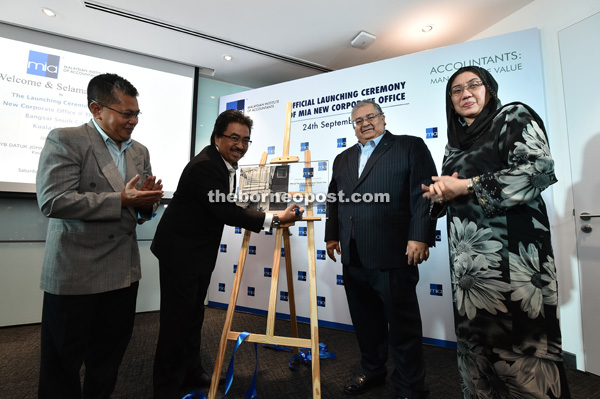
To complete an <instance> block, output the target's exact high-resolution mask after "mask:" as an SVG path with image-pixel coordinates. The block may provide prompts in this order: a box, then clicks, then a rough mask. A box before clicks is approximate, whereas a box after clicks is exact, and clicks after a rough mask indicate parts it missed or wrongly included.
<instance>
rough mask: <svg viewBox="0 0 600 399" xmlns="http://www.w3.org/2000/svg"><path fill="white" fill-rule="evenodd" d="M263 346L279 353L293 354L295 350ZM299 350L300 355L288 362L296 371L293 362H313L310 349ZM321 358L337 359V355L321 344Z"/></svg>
mask: <svg viewBox="0 0 600 399" xmlns="http://www.w3.org/2000/svg"><path fill="white" fill-rule="evenodd" d="M263 346H264V347H265V348H267V349H274V350H278V351H286V352H292V351H293V350H294V349H292V348H286V347H284V346H279V345H271V344H263ZM298 350H299V351H300V353H299V354H297V355H294V356H292V357H291V358H290V361H289V362H288V367H289V368H290V369H292V370H296V368H295V367H294V366H292V360H294V359H302V360H304V363H309V362H310V361H311V360H312V355H311V353H310V352H311V349H310V348H299V349H298ZM319 358H320V359H335V358H336V356H335V353H333V352H329V351H328V350H327V345H325V344H324V343H322V342H321V343H320V344H319Z"/></svg>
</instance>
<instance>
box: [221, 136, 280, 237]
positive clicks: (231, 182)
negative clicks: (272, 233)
mask: <svg viewBox="0 0 600 399" xmlns="http://www.w3.org/2000/svg"><path fill="white" fill-rule="evenodd" d="M215 147H217V150H219V147H218V146H216V145H215ZM220 154H221V152H219V155H220ZM221 159H222V160H223V162H225V166H226V167H227V170H228V171H229V192H230V193H235V191H236V188H235V187H234V182H235V171H236V169H237V164H236V165H235V166H233V165H232V164H230V163H229V162H227V161H226V160H225V158H223V156H222V155H221ZM271 222H273V214H272V213H268V212H267V213H265V220H264V221H263V226H262V228H263V230H269V229H270V228H271Z"/></svg>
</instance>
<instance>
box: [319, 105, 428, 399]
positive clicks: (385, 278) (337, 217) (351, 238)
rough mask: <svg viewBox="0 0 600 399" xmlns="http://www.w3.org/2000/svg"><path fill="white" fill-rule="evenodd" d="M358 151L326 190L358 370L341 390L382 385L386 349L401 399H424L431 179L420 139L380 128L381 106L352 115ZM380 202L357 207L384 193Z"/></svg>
mask: <svg viewBox="0 0 600 399" xmlns="http://www.w3.org/2000/svg"><path fill="white" fill-rule="evenodd" d="M352 124H353V127H354V130H355V134H356V137H357V138H358V141H359V142H358V143H357V145H355V146H353V147H351V148H349V149H347V150H345V151H344V152H342V153H341V154H339V155H338V156H337V157H336V158H335V161H334V163H333V170H332V178H331V183H330V185H329V193H328V198H336V200H335V201H330V202H329V203H328V207H327V222H326V225H325V241H326V242H327V255H328V256H329V257H330V258H331V259H332V260H334V261H335V260H336V257H335V253H336V252H337V254H338V255H340V254H341V260H342V265H343V274H344V287H345V290H346V298H347V300H348V308H349V310H350V316H351V318H352V324H353V326H354V330H355V332H356V337H357V340H358V344H359V347H360V351H361V363H360V368H359V369H358V370H357V371H355V372H354V374H353V376H352V378H351V379H350V380H349V381H348V383H347V384H346V385H345V387H344V391H345V392H346V393H348V394H360V393H364V392H366V391H367V390H369V389H370V388H371V387H373V386H375V385H380V384H383V383H384V382H385V377H386V374H387V368H386V361H387V356H388V349H389V351H390V353H391V356H392V360H393V362H394V367H395V369H394V372H393V373H392V375H391V381H392V384H393V386H394V390H395V392H396V397H398V398H425V397H427V396H428V394H429V390H428V388H427V385H426V384H425V365H424V360H423V351H422V347H421V344H422V328H421V315H420V312H419V304H418V301H417V295H416V291H415V287H416V285H417V282H418V281H419V270H418V268H417V265H419V264H420V263H421V262H423V261H425V260H427V258H428V257H429V247H430V246H433V245H434V240H435V221H431V219H430V217H429V201H428V200H426V199H424V198H422V196H421V183H422V182H427V184H429V182H430V180H431V176H434V175H436V174H437V173H436V170H435V164H434V162H433V160H432V158H431V154H430V153H429V150H428V149H427V146H426V145H425V143H424V142H423V140H422V139H420V138H418V137H414V136H395V135H393V134H391V133H390V132H389V131H387V130H385V116H384V114H383V112H382V110H381V107H380V106H379V104H377V103H375V102H373V101H371V100H363V101H360V102H358V103H357V104H356V105H355V106H354V108H353V109H352ZM385 194H387V197H382V198H384V199H385V200H384V201H382V202H366V201H365V202H361V199H362V198H364V199H365V200H369V199H370V198H371V196H377V195H385Z"/></svg>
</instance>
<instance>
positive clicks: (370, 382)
mask: <svg viewBox="0 0 600 399" xmlns="http://www.w3.org/2000/svg"><path fill="white" fill-rule="evenodd" d="M384 383H385V374H381V375H375V376H371V377H367V376H366V375H364V374H354V375H353V376H352V378H351V379H350V381H348V382H347V383H346V385H344V392H346V393H347V394H350V395H358V394H361V393H365V392H367V391H368V390H369V389H371V388H372V387H375V386H378V385H382V384H384Z"/></svg>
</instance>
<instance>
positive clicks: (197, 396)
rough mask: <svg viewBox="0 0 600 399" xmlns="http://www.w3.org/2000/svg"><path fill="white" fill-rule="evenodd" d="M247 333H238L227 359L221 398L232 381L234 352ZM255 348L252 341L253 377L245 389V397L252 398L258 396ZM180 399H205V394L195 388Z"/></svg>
mask: <svg viewBox="0 0 600 399" xmlns="http://www.w3.org/2000/svg"><path fill="white" fill-rule="evenodd" d="M249 335H250V333H249V332H243V333H240V335H238V338H237V340H236V342H235V348H233V353H232V354H231V360H230V361H229V367H228V368H227V375H226V377H225V394H224V395H223V398H222V399H226V398H227V392H229V388H231V384H232V383H233V363H234V356H235V352H236V351H237V349H238V348H239V346H240V345H241V344H242V342H244V340H245V339H246V338H248V336H249ZM256 348H257V346H256V342H255V343H254V353H255V354H256V363H255V365H254V377H253V378H252V383H251V384H250V387H249V388H248V390H247V391H246V399H253V398H255V397H256V396H258V394H257V393H256V373H257V370H258V351H257V350H256ZM182 399H206V395H205V394H204V392H202V391H201V390H199V389H196V390H194V391H192V392H190V393H188V394H187V395H185V396H184V397H183V398H182Z"/></svg>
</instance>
